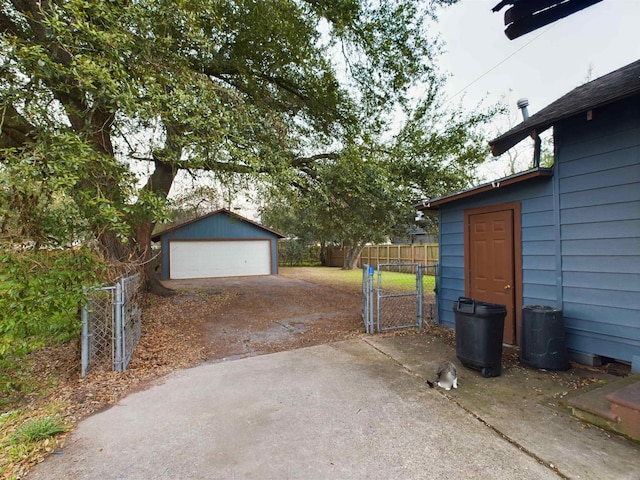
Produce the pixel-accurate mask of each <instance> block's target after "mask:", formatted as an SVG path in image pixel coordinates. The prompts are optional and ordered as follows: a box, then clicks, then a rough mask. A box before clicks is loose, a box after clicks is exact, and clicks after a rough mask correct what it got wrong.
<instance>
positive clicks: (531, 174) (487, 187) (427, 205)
mask: <svg viewBox="0 0 640 480" xmlns="http://www.w3.org/2000/svg"><path fill="white" fill-rule="evenodd" d="M552 176H553V168H545V167H539V168H534V169H531V170H527V171H526V172H520V173H516V174H515V175H510V176H508V177H504V178H500V179H498V180H493V181H491V182H487V183H483V184H482V185H478V186H477V187H473V188H469V189H467V190H462V191H460V192H456V193H452V194H450V195H445V196H443V197H439V198H434V199H433V200H425V201H423V202H420V203H417V204H415V205H414V208H415V209H416V210H418V211H421V210H438V208H439V207H440V205H444V204H446V203H451V202H455V201H458V200H462V199H463V198H467V197H472V196H475V195H479V194H481V193H485V192H488V191H491V190H497V189H499V188H503V187H507V186H509V185H514V184H518V183H522V182H526V181H530V180H533V179H535V178H547V177H552Z"/></svg>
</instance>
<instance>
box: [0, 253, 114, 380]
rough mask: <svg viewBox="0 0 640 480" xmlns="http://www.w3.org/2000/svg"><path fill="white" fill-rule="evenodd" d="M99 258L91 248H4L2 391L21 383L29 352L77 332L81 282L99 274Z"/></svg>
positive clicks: (0, 329) (0, 276) (0, 279)
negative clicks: (20, 369) (17, 372)
mask: <svg viewBox="0 0 640 480" xmlns="http://www.w3.org/2000/svg"><path fill="white" fill-rule="evenodd" d="M100 264H101V263H100V262H99V261H98V259H97V257H96V256H95V254H94V253H92V252H91V251H88V250H77V249H69V250H39V251H33V250H9V249H4V250H1V251H0V265H1V267H2V268H1V270H0V371H1V372H2V373H0V392H7V391H9V390H11V389H12V388H19V387H20V386H19V384H18V383H19V382H16V378H17V377H15V376H14V375H13V373H14V372H13V371H14V370H15V369H16V368H18V367H19V365H20V361H21V359H22V358H24V357H25V355H27V354H28V353H30V352H32V351H34V350H36V349H38V348H41V347H42V346H44V345H46V344H49V343H52V342H53V343H55V342H66V341H69V340H71V339H73V338H77V337H78V335H79V333H80V326H81V325H80V314H79V307H80V305H81V303H82V301H83V293H82V287H83V286H86V285H92V284H95V283H97V282H98V281H99V280H100V276H101V274H103V273H104V272H101V271H100V269H99V267H97V265H100Z"/></svg>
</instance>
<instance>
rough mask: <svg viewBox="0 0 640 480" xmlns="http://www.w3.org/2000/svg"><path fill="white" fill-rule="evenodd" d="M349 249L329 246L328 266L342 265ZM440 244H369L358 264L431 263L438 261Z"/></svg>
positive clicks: (358, 265) (359, 266) (359, 265)
mask: <svg viewBox="0 0 640 480" xmlns="http://www.w3.org/2000/svg"><path fill="white" fill-rule="evenodd" d="M346 251H347V249H346V248H345V247H329V248H328V249H327V265H326V266H328V267H342V266H343V265H344V256H345V254H346ZM438 255H439V245H438V244H437V243H412V244H397V245H396V244H389V245H367V246H366V247H364V250H363V251H362V253H361V254H360V256H359V257H358V260H357V263H356V266H357V267H358V268H362V265H363V264H367V265H372V266H374V267H375V266H377V265H378V264H380V263H392V262H398V263H420V264H422V265H430V264H433V263H438Z"/></svg>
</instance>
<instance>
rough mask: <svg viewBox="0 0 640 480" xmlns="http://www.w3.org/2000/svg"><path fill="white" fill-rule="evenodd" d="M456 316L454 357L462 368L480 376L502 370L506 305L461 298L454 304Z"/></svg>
mask: <svg viewBox="0 0 640 480" xmlns="http://www.w3.org/2000/svg"><path fill="white" fill-rule="evenodd" d="M453 311H454V313H455V319H456V356H457V357H458V360H460V361H461V362H462V364H463V365H464V366H465V367H469V368H473V369H475V370H480V372H481V374H482V376H483V377H497V376H499V375H500V374H501V373H502V337H503V332H504V319H505V317H506V315H507V308H506V306H505V305H500V304H497V303H486V302H479V301H477V300H474V299H472V298H466V297H460V298H458V301H457V302H455V303H454V304H453Z"/></svg>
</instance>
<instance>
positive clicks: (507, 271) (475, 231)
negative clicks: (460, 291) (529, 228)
mask: <svg viewBox="0 0 640 480" xmlns="http://www.w3.org/2000/svg"><path fill="white" fill-rule="evenodd" d="M516 207H517V208H516ZM465 219H466V222H465V226H466V227H467V228H466V235H465V267H466V275H465V278H466V288H465V290H466V293H467V295H468V296H470V297H471V298H473V299H475V300H479V301H482V302H489V303H499V304H503V305H505V306H506V309H507V316H506V318H505V325H504V336H503V341H504V342H505V343H508V344H515V343H517V335H516V334H517V320H518V319H517V317H519V315H516V313H517V311H518V308H519V305H518V303H519V302H518V301H517V293H518V290H519V288H520V285H521V282H519V284H518V285H517V282H518V277H520V275H519V274H517V272H518V270H517V268H516V258H517V257H519V256H520V255H519V253H520V246H519V237H520V235H519V234H518V235H516V234H515V232H516V231H518V232H519V228H520V222H519V219H520V208H519V204H505V205H497V206H493V207H489V208H482V209H475V210H469V211H467V212H465ZM516 224H517V230H516ZM516 238H517V239H518V243H516Z"/></svg>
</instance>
